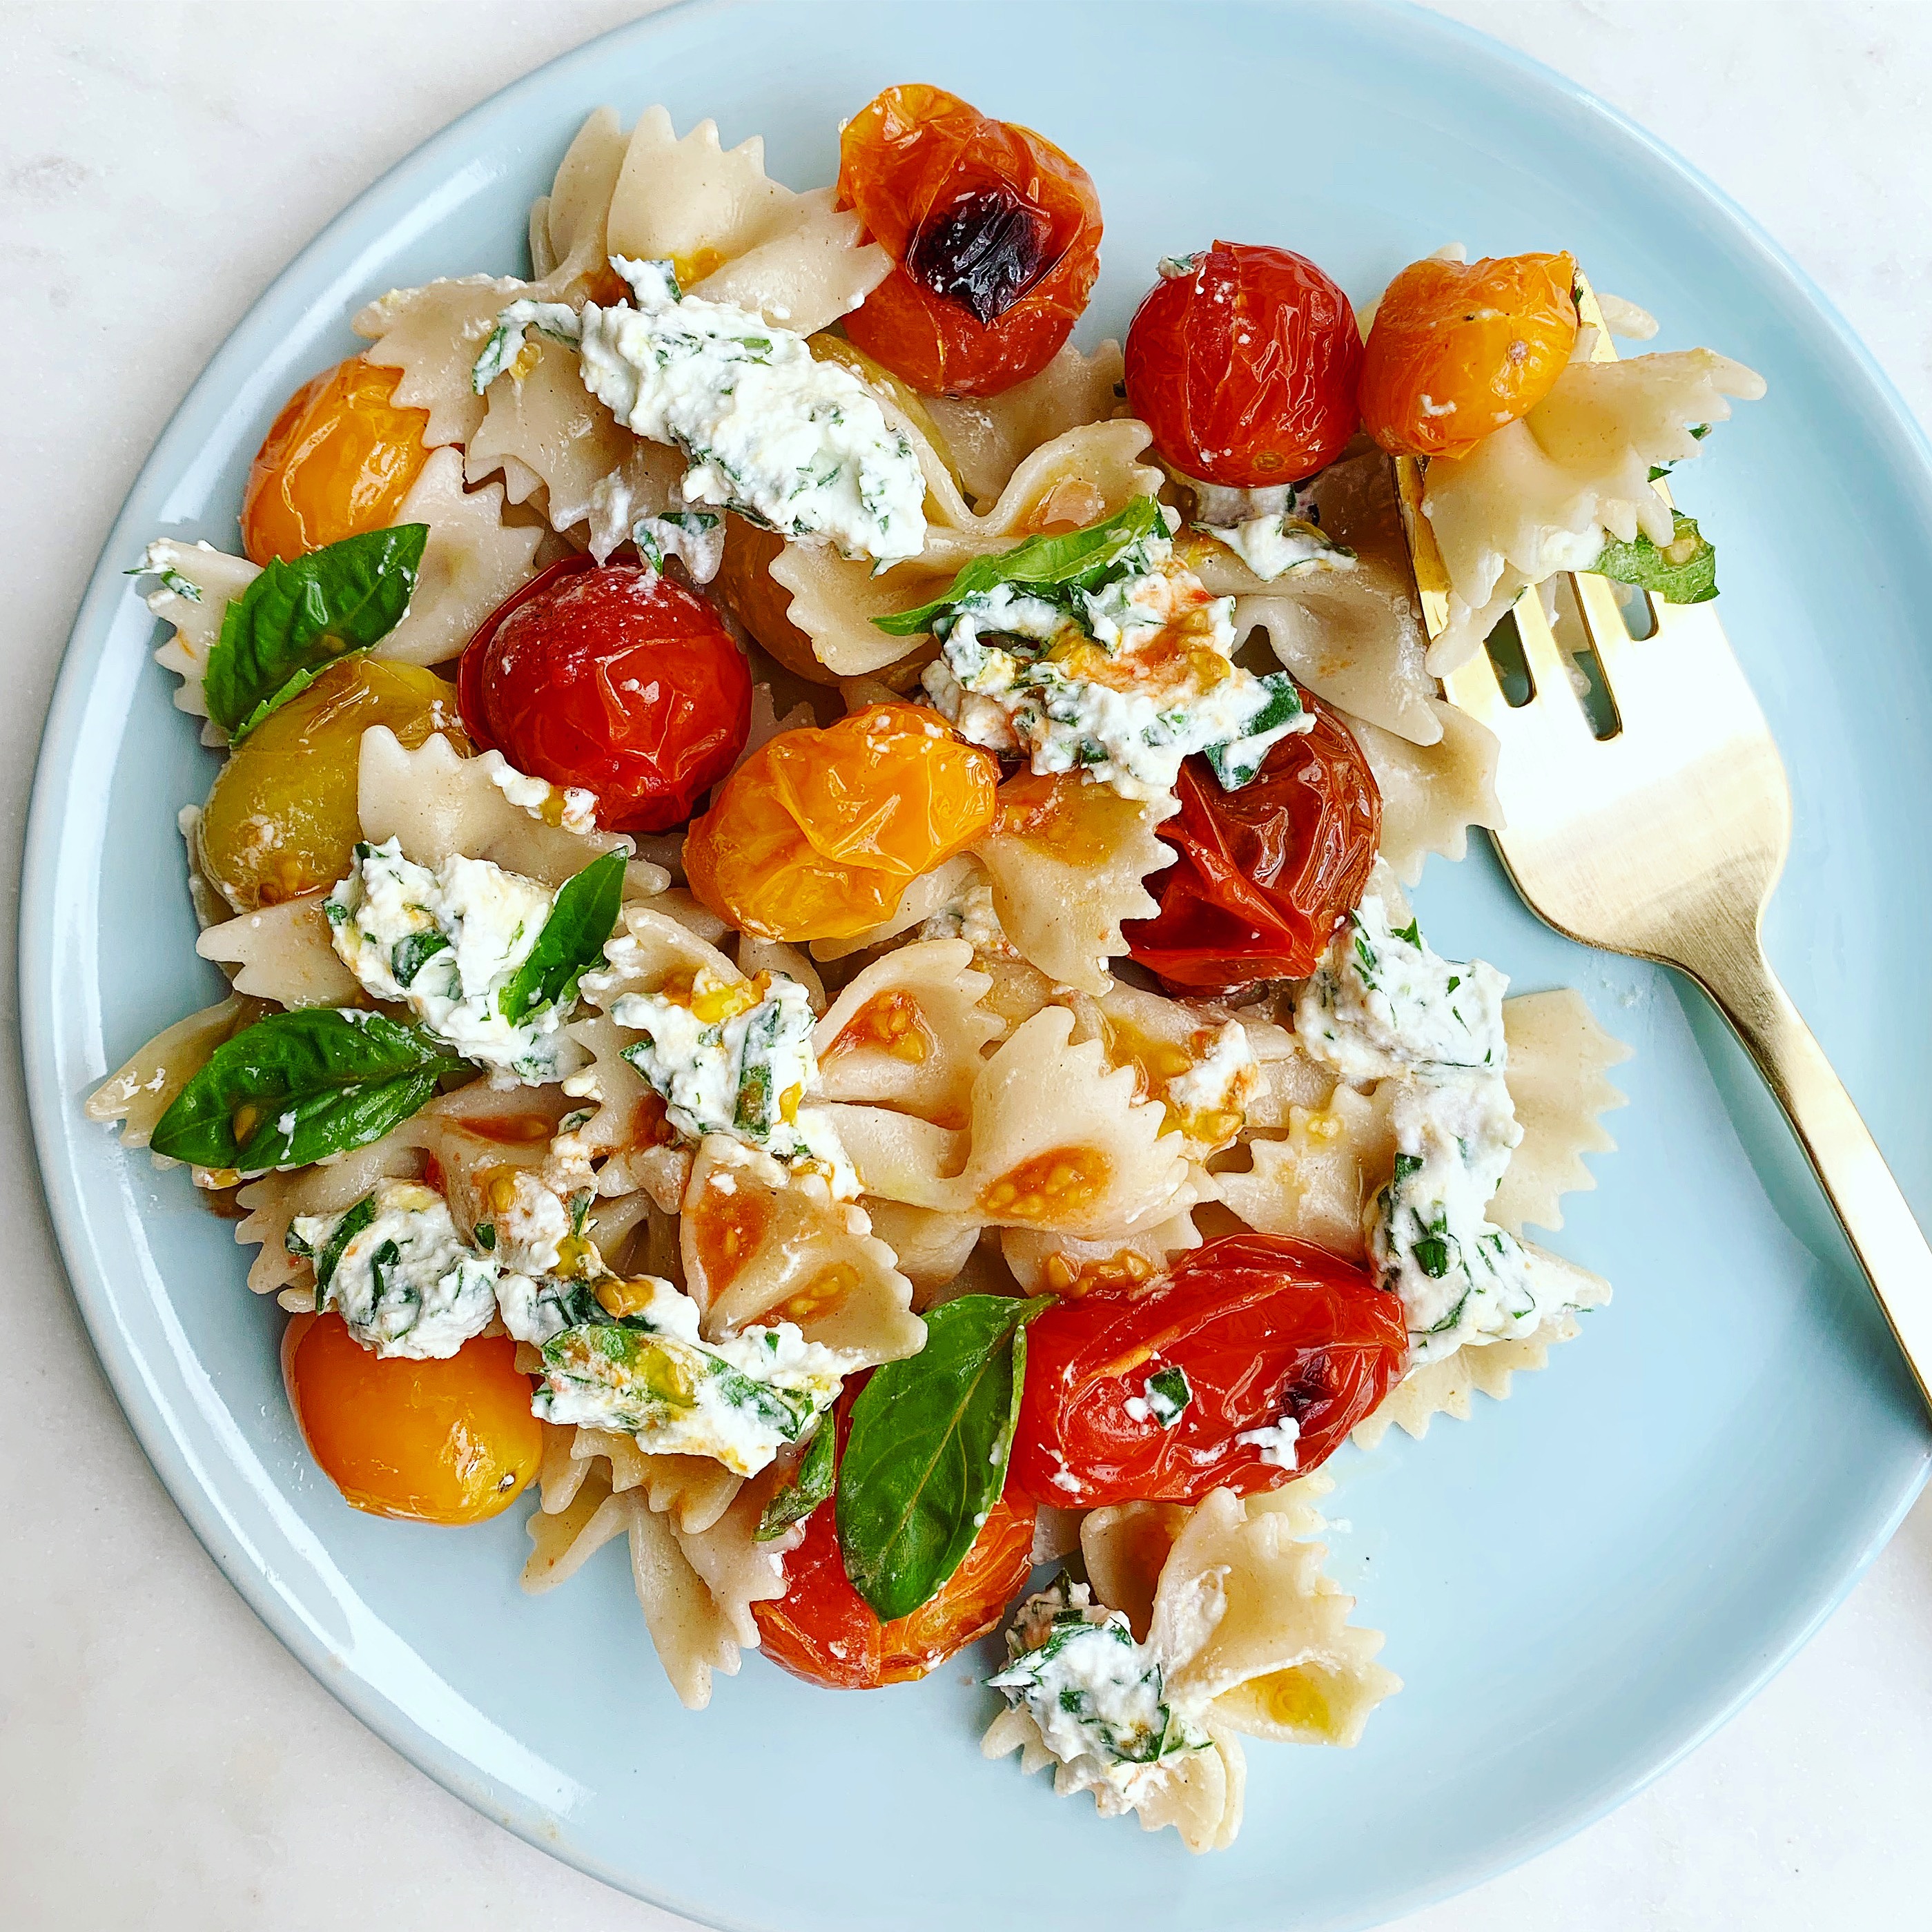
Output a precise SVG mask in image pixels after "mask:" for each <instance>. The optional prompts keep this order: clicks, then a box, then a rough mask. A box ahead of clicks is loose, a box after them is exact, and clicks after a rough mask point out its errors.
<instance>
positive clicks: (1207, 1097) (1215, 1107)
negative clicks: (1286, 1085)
mask: <svg viewBox="0 0 1932 1932" xmlns="http://www.w3.org/2000/svg"><path fill="white" fill-rule="evenodd" d="M1196 1037H1197V1039H1198V1037H1199V1036H1198V1035H1197V1036H1196ZM1261 1082H1262V1071H1261V1066H1260V1064H1259V1062H1258V1061H1256V1058H1255V1049H1254V1048H1253V1045H1252V1044H1251V1043H1250V1041H1249V1039H1248V1030H1247V1028H1246V1027H1244V1026H1243V1025H1242V1024H1241V1022H1240V1021H1239V1020H1229V1021H1227V1022H1226V1023H1225V1024H1224V1025H1222V1026H1221V1027H1220V1029H1219V1030H1218V1031H1217V1032H1216V1033H1215V1034H1214V1037H1213V1038H1212V1039H1211V1040H1210V1041H1209V1042H1208V1051H1207V1052H1205V1054H1203V1055H1202V1057H1201V1058H1199V1060H1197V1061H1195V1063H1194V1064H1193V1066H1191V1067H1189V1068H1188V1070H1187V1072H1186V1073H1181V1074H1177V1075H1176V1076H1175V1078H1174V1079H1172V1080H1170V1081H1169V1082H1168V1083H1167V1091H1166V1094H1164V1095H1163V1099H1164V1100H1165V1101H1166V1103H1167V1105H1168V1106H1169V1108H1170V1109H1172V1110H1173V1112H1175V1114H1176V1115H1178V1117H1179V1119H1180V1121H1181V1130H1182V1131H1183V1132H1184V1133H1190V1134H1192V1135H1193V1136H1194V1138H1195V1139H1207V1140H1217V1141H1222V1142H1226V1141H1232V1139H1234V1137H1235V1133H1238V1131H1239V1130H1240V1127H1241V1122H1242V1121H1244V1120H1245V1119H1246V1118H1247V1111H1248V1103H1249V1102H1250V1101H1251V1100H1253V1098H1254V1097H1255V1095H1256V1092H1257V1091H1259V1088H1260V1086H1261ZM1231 1118H1232V1120H1233V1121H1234V1127H1232V1128H1229V1126H1228V1122H1229V1120H1230V1119H1231ZM1209 1129H1211V1131H1197V1130H1209Z"/></svg>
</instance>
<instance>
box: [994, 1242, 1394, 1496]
mask: <svg viewBox="0 0 1932 1932" xmlns="http://www.w3.org/2000/svg"><path fill="white" fill-rule="evenodd" d="M1408 1347H1409V1337H1408V1333H1407V1331H1406V1327H1405V1325H1404V1320H1403V1307H1402V1303H1401V1301H1400V1299H1399V1298H1397V1297H1396V1296H1395V1295H1391V1294H1390V1293H1389V1292H1388V1290H1386V1289H1381V1288H1378V1287H1377V1286H1376V1283H1375V1281H1374V1279H1373V1277H1372V1276H1371V1275H1370V1274H1369V1271H1367V1269H1366V1268H1361V1267H1358V1266H1357V1265H1355V1263H1353V1262H1346V1261H1344V1260H1343V1259H1341V1258H1340V1256H1337V1255H1332V1254H1331V1253H1328V1250H1326V1249H1323V1248H1318V1247H1314V1246H1313V1245H1312V1244H1310V1243H1307V1242H1305V1241H1290V1240H1289V1239H1287V1238H1285V1237H1283V1236H1281V1235H1229V1236H1226V1237H1225V1238H1223V1239H1222V1240H1220V1241H1210V1242H1209V1243H1208V1244H1207V1245H1206V1246H1205V1247H1200V1248H1196V1249H1195V1250H1193V1251H1192V1252H1191V1253H1189V1254H1188V1255H1187V1256H1184V1258H1183V1259H1182V1260H1181V1262H1180V1263H1179V1265H1178V1266H1177V1267H1176V1268H1175V1269H1174V1271H1172V1274H1168V1275H1166V1276H1163V1277H1160V1279H1158V1280H1156V1281H1154V1282H1153V1283H1150V1284H1149V1285H1148V1286H1147V1287H1145V1288H1142V1289H1096V1290H1094V1292H1091V1294H1088V1295H1085V1296H1084V1297H1082V1298H1079V1299H1078V1300H1070V1301H1062V1302H1061V1303H1060V1304H1059V1305H1058V1307H1053V1308H1050V1309H1049V1310H1047V1311H1046V1313H1045V1314H1044V1315H1042V1316H1039V1317H1038V1318H1037V1319H1036V1320H1034V1322H1032V1323H1031V1325H1030V1326H1029V1327H1028V1330H1027V1373H1026V1389H1025V1395H1024V1396H1023V1397H1022V1400H1021V1404H1020V1417H1019V1428H1018V1430H1017V1431H1016V1434H1015V1436H1014V1439H1013V1475H1012V1478H1011V1481H1014V1482H1017V1483H1018V1484H1019V1485H1020V1486H1021V1487H1022V1488H1023V1489H1024V1490H1026V1492H1027V1493H1028V1494H1029V1495H1030V1496H1032V1497H1034V1499H1035V1500H1036V1501H1037V1502H1042V1503H1052V1504H1054V1505H1056V1506H1058V1507H1059V1508H1065V1509H1096V1508H1100V1506H1101V1505H1103V1504H1106V1503H1120V1502H1132V1501H1134V1500H1136V1499H1145V1500H1146V1501H1148V1502H1183V1503H1196V1502H1200V1501H1201V1500H1202V1498H1203V1497H1204V1496H1206V1495H1207V1494H1208V1492H1209V1491H1210V1490H1216V1489H1231V1490H1234V1491H1235V1492H1236V1493H1238V1494H1239V1495H1242V1496H1248V1495H1252V1494H1253V1493H1256V1491H1258V1490H1271V1489H1277V1488H1279V1487H1280V1485H1281V1484H1283V1483H1286V1482H1290V1481H1293V1480H1294V1478H1295V1477H1297V1476H1298V1475H1307V1473H1308V1472H1309V1471H1310V1470H1311V1469H1316V1468H1318V1467H1319V1466H1320V1465H1321V1464H1322V1462H1323V1461H1325V1460H1326V1459H1327V1457H1328V1455H1329V1454H1330V1453H1331V1451H1333V1450H1334V1448H1336V1446H1337V1445H1338V1444H1339V1443H1340V1442H1342V1441H1343V1439H1344V1438H1345V1437H1346V1436H1347V1435H1348V1433H1349V1430H1352V1429H1353V1428H1354V1427H1355V1424H1357V1423H1358V1422H1360V1421H1361V1420H1362V1418H1364V1416H1366V1415H1368V1414H1369V1413H1370V1411H1371V1410H1373V1409H1374V1408H1375V1407H1376V1405H1377V1404H1378V1403H1380V1402H1381V1401H1382V1398H1383V1397H1385V1395H1387V1394H1388V1392H1389V1391H1390V1390H1391V1388H1394V1386H1395V1385H1396V1383H1397V1381H1398V1380H1399V1379H1400V1377H1401V1375H1402V1371H1403V1362H1404V1361H1405V1359H1406V1355H1407V1352H1408ZM1164 1369H1178V1370H1181V1372H1182V1373H1183V1374H1184V1376H1186V1378H1187V1388H1188V1392H1189V1394H1188V1400H1187V1405H1186V1406H1185V1407H1184V1409H1182V1410H1181V1413H1180V1415H1178V1417H1177V1418H1175V1420H1174V1421H1172V1424H1169V1425H1167V1426H1165V1427H1163V1424H1161V1422H1160V1419H1159V1418H1158V1417H1157V1416H1156V1415H1154V1414H1152V1413H1151V1412H1150V1411H1149V1410H1148V1408H1147V1406H1146V1405H1147V1385H1148V1379H1149V1378H1150V1377H1151V1376H1154V1375H1156V1374H1157V1373H1160V1371H1161V1370H1164ZM1283 1418H1289V1419H1292V1421H1293V1422H1294V1423H1295V1425H1296V1429H1297V1431H1298V1433H1290V1439H1289V1442H1286V1443H1283V1442H1281V1440H1280V1436H1276V1435H1274V1432H1275V1431H1276V1430H1277V1427H1278V1425H1279V1424H1280V1422H1281V1421H1283ZM1244 1436H1247V1437H1248V1438H1249V1439H1248V1440H1247V1441H1244V1440H1242V1438H1243V1437H1244Z"/></svg>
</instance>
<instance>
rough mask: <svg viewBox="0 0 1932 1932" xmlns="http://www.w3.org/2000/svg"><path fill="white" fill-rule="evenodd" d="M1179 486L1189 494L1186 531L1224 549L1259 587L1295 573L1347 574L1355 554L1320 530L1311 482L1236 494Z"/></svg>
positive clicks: (1211, 486) (1215, 487)
mask: <svg viewBox="0 0 1932 1932" xmlns="http://www.w3.org/2000/svg"><path fill="white" fill-rule="evenodd" d="M1181 481H1183V482H1184V483H1185V484H1187V487H1189V488H1190V490H1193V493H1194V520H1193V523H1192V524H1191V525H1190V528H1192V529H1196V530H1199V532H1201V534H1202V535H1203V536H1209V537H1212V538H1214V540H1215V541H1216V542H1217V543H1220V544H1226V546H1227V547H1228V548H1229V550H1232V551H1233V552H1234V553H1235V555H1236V556H1238V557H1239V558H1240V559H1241V561H1242V562H1244V563H1245V564H1246V565H1247V567H1248V568H1249V569H1250V570H1251V571H1253V572H1254V574H1256V576H1257V577H1260V578H1261V579H1262V580H1263V582H1265V583H1273V582H1274V580H1275V579H1276V578H1277V577H1286V576H1289V575H1290V574H1292V573H1293V572H1294V571H1298V570H1310V569H1313V570H1352V569H1354V568H1355V552H1354V551H1353V550H1350V549H1349V548H1348V547H1346V545H1344V544H1339V543H1337V541H1335V540H1334V538H1333V537H1331V536H1330V535H1328V532H1326V531H1325V530H1324V529H1322V515H1321V511H1319V509H1318V508H1317V507H1316V505H1315V503H1314V502H1313V501H1312V500H1311V498H1312V496H1313V489H1312V485H1313V481H1314V479H1313V478H1307V479H1304V481H1302V482H1300V483H1278V484H1271V485H1269V486H1268V487H1265V488H1262V489H1259V490H1237V489H1231V488H1229V487H1226V486H1224V485H1223V484H1217V483H1202V482H1197V481H1196V480H1195V479H1194V478H1193V477H1191V476H1189V477H1183V478H1181Z"/></svg>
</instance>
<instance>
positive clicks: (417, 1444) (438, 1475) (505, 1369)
mask: <svg viewBox="0 0 1932 1932" xmlns="http://www.w3.org/2000/svg"><path fill="white" fill-rule="evenodd" d="M282 1376H283V1379H284V1382H286V1383H287V1387H288V1392H289V1401H290V1406H292V1407H293V1409H294V1411H295V1415H296V1421H297V1423H298V1424H299V1425H300V1426H301V1429H302V1436H303V1439H304V1440H305V1442H307V1443H308V1446H309V1452H310V1454H312V1455H313V1456H314V1458H315V1460H316V1461H317V1463H319V1464H320V1466H321V1467H322V1469H323V1473H324V1474H325V1475H327V1476H328V1478H329V1481H331V1482H332V1483H333V1484H335V1487H337V1488H338V1489H339V1490H341V1492H342V1493H343V1496H344V1499H346V1500H347V1502H350V1504H352V1505H353V1506H354V1507H355V1508H357V1509H359V1510H367V1511H369V1513H370V1514H371V1515H373V1516H388V1517H404V1518H407V1520H410V1521H412V1522H416V1523H481V1522H484V1520H487V1518H489V1517H493V1516H495V1515H496V1514H499V1512H500V1511H503V1510H505V1509H507V1508H508V1507H509V1506H510V1505H511V1503H512V1502H514V1500H515V1499H516V1498H517V1495H518V1494H519V1493H520V1492H521V1491H522V1490H524V1489H525V1488H526V1487H528V1486H529V1483H530V1481H532V1478H534V1477H535V1475H536V1472H537V1464H538V1462H539V1461H540V1460H541V1458H542V1454H543V1434H542V1430H541V1425H540V1424H538V1421H537V1420H536V1418H535V1416H533V1415H531V1413H530V1382H529V1377H528V1376H520V1375H519V1374H517V1370H516V1344H515V1343H514V1342H512V1341H511V1340H509V1338H508V1337H507V1336H502V1335H479V1336H478V1337H476V1339H475V1340H474V1341H470V1342H466V1343H463V1346H462V1347H461V1348H460V1349H458V1351H457V1352H456V1353H455V1355H452V1356H451V1357H449V1358H448V1360H446V1361H429V1362H415V1361H405V1360H404V1359H402V1358H399V1357H391V1358H389V1359H388V1360H386V1361H385V1360H382V1359H379V1358H377V1356H375V1355H373V1354H371V1352H369V1351H368V1349H365V1348H364V1347H363V1346H362V1344H361V1343H359V1342H358V1341H356V1339H355V1337H353V1336H352V1335H351V1334H350V1332H349V1331H348V1329H347V1328H346V1327H345V1326H344V1324H343V1322H342V1319H341V1316H336V1315H324V1316H313V1315H298V1316H296V1317H295V1318H294V1319H293V1321H291V1322H290V1324H289V1325H288V1328H287V1329H286V1330H285V1331H284V1334H283V1338H282Z"/></svg>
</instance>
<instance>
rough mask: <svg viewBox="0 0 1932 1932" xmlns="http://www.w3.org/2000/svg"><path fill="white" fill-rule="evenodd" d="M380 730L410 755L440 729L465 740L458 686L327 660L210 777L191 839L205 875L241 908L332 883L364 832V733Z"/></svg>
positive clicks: (386, 666)
mask: <svg viewBox="0 0 1932 1932" xmlns="http://www.w3.org/2000/svg"><path fill="white" fill-rule="evenodd" d="M376 724H383V725H386V726H388V727H389V729H390V730H392V731H393V732H394V733H395V734H396V736H397V737H398V739H400V740H401V742H403V743H404V745H407V746H408V747H410V749H412V750H413V749H414V748H416V746H417V745H420V744H421V743H422V742H423V741H424V739H426V738H428V737H430V736H433V735H434V733H438V732H440V733H443V735H444V736H446V737H447V738H448V739H449V740H450V742H452V744H453V745H455V747H456V748H457V749H458V751H462V752H465V753H466V752H467V751H469V739H467V738H466V736H464V735H463V727H462V724H461V723H460V721H459V719H458V715H457V707H456V688H455V685H452V684H449V683H446V682H445V681H444V680H443V679H441V678H440V677H438V676H437V675H436V673H434V671H428V670H419V669H418V668H417V667H416V666H415V665H414V664H391V663H389V662H388V661H386V660H385V659H383V658H368V657H362V658H350V659H348V660H347V661H345V662H344V663H341V664H332V665H331V666H330V667H329V669H328V670H326V671H324V672H323V674H322V675H321V676H320V677H319V678H317V679H316V681H315V682H314V683H313V684H312V685H310V686H309V688H308V689H307V690H306V691H303V692H302V693H301V694H300V695H299V696H298V697H294V698H292V699H290V701H289V702H288V703H287V704H285V705H284V706H282V707H281V709H280V710H278V711H275V712H271V713H270V714H269V717H268V718H267V720H266V721H265V722H264V723H263V724H259V725H257V727H256V728H255V729H254V730H253V731H251V732H250V733H249V734H248V736H247V737H245V739H242V742H241V743H240V744H239V745H237V746H236V748H235V749H234V751H233V752H232V753H230V754H229V758H228V761H227V763H226V764H224V765H223V766H222V767H221V769H220V771H219V772H217V773H216V774H215V778H214V787H213V789H212V790H210V792H209V793H208V803H207V805H205V807H204V808H202V814H201V820H200V823H199V826H198V827H197V828H196V850H197V852H198V853H199V858H200V861H201V868H202V871H203V872H204V873H205V874H206V875H207V877H208V880H210V882H211V883H213V884H214V886H216V887H217V888H218V889H219V890H220V892H221V894H222V896H223V898H226V900H227V901H228V902H229V904H231V905H232V906H233V907H234V908H235V910H236V911H237V912H254V911H256V910H258V909H259V908H260V907H263V906H266V905H279V904H282V903H283V901H285V900H288V899H292V898H299V897H300V896H301V895H302V894H303V893H304V892H318V891H320V889H322V888H323V887H324V886H330V885H333V884H334V883H335V881H336V880H338V879H339V878H341V877H342V876H343V874H344V873H345V872H347V871H348V869H349V862H350V856H351V854H352V853H353V851H354V850H355V846H356V840H357V839H359V838H361V837H362V818H361V815H360V814H359V811H358V809H357V802H356V801H357V791H358V780H359V772H360V770H361V766H362V734H363V733H364V732H365V731H366V730H368V729H369V728H370V727H371V726H372V725H376Z"/></svg>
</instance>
